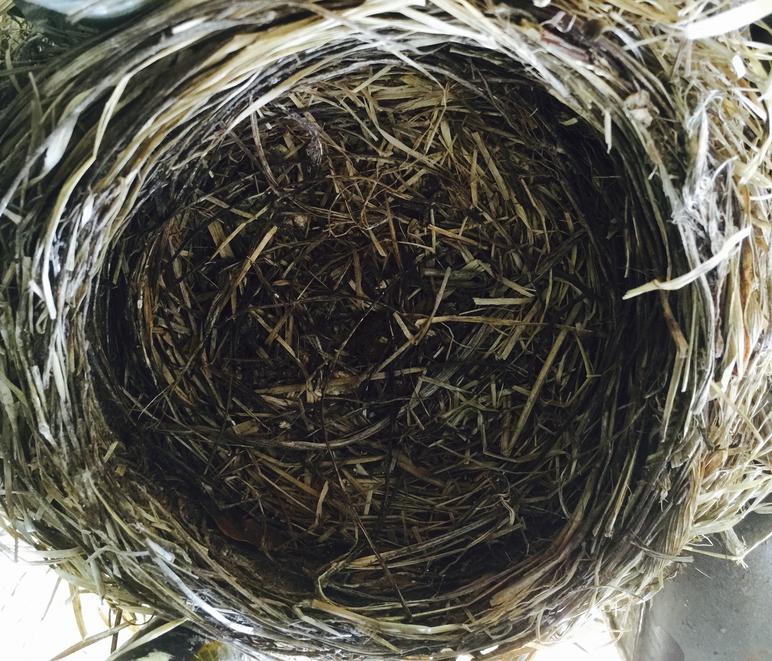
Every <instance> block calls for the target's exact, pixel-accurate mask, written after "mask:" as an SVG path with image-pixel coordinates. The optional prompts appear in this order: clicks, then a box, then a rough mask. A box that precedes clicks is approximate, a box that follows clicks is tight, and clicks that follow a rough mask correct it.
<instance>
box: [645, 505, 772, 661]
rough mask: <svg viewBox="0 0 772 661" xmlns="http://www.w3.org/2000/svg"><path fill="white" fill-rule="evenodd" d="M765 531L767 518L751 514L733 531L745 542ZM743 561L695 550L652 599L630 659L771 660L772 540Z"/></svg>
mask: <svg viewBox="0 0 772 661" xmlns="http://www.w3.org/2000/svg"><path fill="white" fill-rule="evenodd" d="M770 530H772V516H769V515H754V516H752V517H748V518H747V519H746V520H745V521H744V522H743V524H742V525H741V526H740V527H739V529H738V530H737V533H738V535H739V536H740V537H741V538H742V539H744V540H746V542H748V543H750V542H753V541H755V540H759V539H762V538H763V537H764V536H765V535H768V534H769V532H770ZM712 550H714V551H719V552H720V551H722V549H721V548H720V547H718V548H714V549H712ZM745 562H746V564H747V569H744V568H743V567H741V566H739V565H737V564H736V563H734V562H730V561H727V560H725V559H721V558H713V557H707V556H704V555H700V554H695V561H694V563H693V564H690V565H689V566H688V567H687V568H686V569H684V570H683V571H682V572H681V573H680V574H679V575H678V576H677V577H676V578H675V579H674V580H672V581H671V582H670V583H668V584H667V586H666V587H665V588H664V589H663V590H662V592H660V593H659V594H658V595H657V596H656V597H655V598H654V599H653V600H652V603H651V606H650V607H649V608H648V610H647V612H646V613H645V615H644V617H643V628H642V631H641V634H640V636H639V638H638V641H637V645H636V646H635V652H634V653H633V654H631V655H630V656H632V660H631V661H772V539H768V540H767V541H766V542H765V543H764V544H762V545H761V546H759V547H758V548H756V549H755V550H754V551H753V552H752V553H750V554H749V555H748V556H747V557H746V560H745Z"/></svg>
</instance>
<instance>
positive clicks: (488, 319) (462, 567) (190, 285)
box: [0, 0, 772, 658]
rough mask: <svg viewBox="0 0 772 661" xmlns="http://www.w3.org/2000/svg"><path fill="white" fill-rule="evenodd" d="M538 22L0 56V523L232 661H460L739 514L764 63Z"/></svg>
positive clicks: (682, 31) (614, 26) (757, 280)
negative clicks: (2, 93)
mask: <svg viewBox="0 0 772 661" xmlns="http://www.w3.org/2000/svg"><path fill="white" fill-rule="evenodd" d="M535 4H537V5H539V4H541V5H546V6H544V7H537V6H532V5H530V4H527V3H501V4H491V3H482V2H480V3H477V2H464V1H461V0H433V1H432V2H429V3H426V4H416V3H410V2H404V1H401V0H400V1H389V2H377V1H372V2H364V3H361V4H355V5H352V4H346V3H316V4H313V3H274V2H272V3H267V2H244V3H233V2H220V1H210V2H200V1H194V0H190V1H185V2H175V3H170V4H169V5H165V6H162V7H160V8H158V9H155V10H153V11H151V12H148V13H147V14H145V15H142V16H140V17H138V18H137V19H136V20H135V21H133V22H132V23H130V24H128V25H126V26H123V27H122V28H120V29H116V30H114V31H112V32H111V33H110V34H109V35H108V36H107V37H106V38H102V39H99V40H94V41H93V42H91V43H86V44H84V45H82V46H80V47H77V48H70V49H68V50H65V52H64V53H57V54H56V56H55V57H53V59H51V60H50V61H49V62H47V63H46V64H44V65H38V66H37V67H36V68H35V70H34V74H33V75H31V76H29V77H28V78H27V79H26V80H25V79H24V78H23V77H22V76H20V75H13V74H14V70H13V69H11V70H9V71H10V73H11V74H12V79H13V82H14V84H15V85H16V87H17V90H16V92H15V93H14V95H13V98H12V100H11V101H10V102H9V104H8V106H7V108H6V109H5V110H4V111H2V115H1V116H2V120H0V163H1V164H2V165H0V194H2V196H3V197H2V199H1V200H0V211H2V214H3V221H2V224H1V225H0V249H1V250H2V255H3V261H2V263H3V265H4V272H3V280H2V289H0V305H1V308H0V312H1V313H2V323H1V324H0V331H1V332H2V348H3V352H2V355H1V356H0V360H1V361H2V362H0V365H1V367H0V402H1V403H2V406H3V412H4V413H3V418H2V424H3V428H2V437H1V438H2V446H1V447H0V459H1V460H2V466H3V473H2V481H3V482H2V484H3V493H4V499H3V501H2V509H3V516H4V517H5V520H6V525H7V526H8V527H9V528H10V529H12V530H13V531H14V532H15V534H17V535H18V536H20V537H21V538H22V539H24V540H26V541H29V542H31V543H32V544H33V545H35V546H36V547H37V548H38V549H39V550H40V551H41V552H42V553H43V555H44V557H46V558H48V559H49V561H50V562H52V563H53V564H54V565H55V566H56V567H57V568H58V569H59V570H60V571H61V572H62V573H63V574H64V575H65V576H66V577H67V578H68V579H69V580H71V581H72V582H74V583H75V584H77V585H80V586H82V587H85V588H88V589H91V590H94V591H96V592H97V593H99V594H101V595H103V596H105V598H107V599H108V600H110V601H111V602H112V603H114V604H115V605H116V606H119V607H122V608H129V609H143V610H144V609H150V610H152V611H154V612H158V613H160V614H162V615H164V616H167V617H171V618H179V617H185V618H188V619H190V620H191V621H192V622H193V623H194V624H195V625H197V626H198V627H200V628H201V629H202V630H204V631H206V632H207V633H209V634H211V635H216V636H218V637H222V638H226V639H229V640H232V641H234V642H235V643H236V644H238V645H241V646H242V647H243V648H244V649H247V650H250V651H252V652H259V653H260V654H265V655H269V654H271V653H288V652H294V653H303V654H322V655H329V654H332V653H333V651H334V653H335V654H337V655H340V656H341V657H344V658H345V657H352V658H353V657H366V658H373V657H379V656H382V657H405V656H413V657H425V656H432V657H433V658H453V657H455V656H457V655H458V654H461V653H477V652H479V651H480V650H484V649H487V648H490V647H491V646H494V645H498V651H499V652H500V653H504V654H511V653H513V650H517V649H521V648H523V647H524V646H526V645H528V644H529V643H531V642H533V641H534V640H536V639H538V640H549V639H551V638H553V637H555V636H558V635H560V634H562V633H564V632H565V631H566V630H567V629H569V628H570V627H571V626H572V625H574V624H576V623H577V622H578V621H580V620H581V619H582V618H583V617H584V616H585V615H586V614H587V613H588V612H590V611H592V610H593V609H595V608H598V607H603V608H606V609H614V608H624V607H625V606H627V605H629V604H630V603H636V602H639V601H641V600H643V599H646V598H648V597H649V596H650V595H651V594H653V593H654V592H656V590H657V589H658V588H659V587H660V586H661V584H662V581H663V580H664V579H665V578H666V577H667V576H668V575H669V574H670V573H671V572H672V571H673V567H674V566H675V565H674V561H676V560H678V559H679V556H682V554H684V552H688V551H689V549H690V548H691V547H690V545H694V544H695V543H698V542H699V540H701V539H702V538H704V536H706V535H708V534H711V533H715V532H719V531H722V530H727V529H729V528H730V527H731V526H732V525H733V524H734V523H736V522H737V521H738V520H739V519H740V518H741V517H742V516H743V515H744V514H745V513H746V512H747V511H748V510H749V509H751V508H753V507H755V506H758V505H759V504H760V503H762V501H763V500H764V498H765V497H766V496H767V495H768V494H769V492H770V488H771V487H772V471H770V448H772V441H771V440H770V439H771V438H772V433H771V431H772V430H770V424H769V411H770V408H769V394H768V382H769V376H770V373H771V372H770V351H769V342H770V322H769V293H770V291H769V290H770V288H769V261H770V257H769V250H768V241H769V233H770V229H769V220H768V218H769V201H770V199H772V198H770V195H769V189H770V180H769V165H768V153H767V152H768V148H769V141H770V137H769V126H768V122H769V116H768V96H769V95H768V93H766V95H765V91H764V90H765V89H767V87H768V84H767V81H768V68H767V67H766V66H765V62H766V59H767V58H768V55H769V48H768V47H766V46H764V45H763V44H761V43H757V42H754V41H751V40H750V38H749V36H748V34H747V33H746V32H732V33H730V34H729V35H723V36H720V37H717V38H713V37H709V38H704V39H690V38H689V35H690V34H691V36H695V34H697V35H698V34H699V33H698V32H695V30H698V29H699V27H700V26H704V22H700V20H699V19H701V18H702V17H701V15H699V13H698V12H697V10H696V9H694V8H692V7H691V6H690V5H688V4H687V3H673V6H672V7H671V8H668V9H666V10H662V12H661V13H656V12H654V10H653V9H652V8H651V7H648V6H647V7H646V8H644V7H643V6H640V5H638V4H635V3H630V4H628V3H625V2H614V3H611V5H609V6H605V5H604V7H600V6H596V5H594V4H592V3H572V2H566V3H535ZM679 12H680V13H679ZM708 25H710V24H708ZM695 26H697V27H696V28H695ZM690 30H691V32H690ZM738 57H739V58H740V59H739V62H740V64H738V59H737V58H738ZM740 65H742V66H740ZM765 86H766V87H765ZM676 565H677V563H676Z"/></svg>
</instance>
